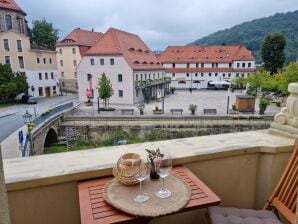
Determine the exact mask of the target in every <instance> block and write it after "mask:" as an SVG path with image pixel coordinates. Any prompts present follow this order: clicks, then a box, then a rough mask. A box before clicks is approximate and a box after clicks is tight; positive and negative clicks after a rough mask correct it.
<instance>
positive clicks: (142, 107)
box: [138, 103, 145, 115]
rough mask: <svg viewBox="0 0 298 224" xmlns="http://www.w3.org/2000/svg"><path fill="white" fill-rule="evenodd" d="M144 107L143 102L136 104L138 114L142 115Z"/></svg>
mask: <svg viewBox="0 0 298 224" xmlns="http://www.w3.org/2000/svg"><path fill="white" fill-rule="evenodd" d="M144 108H145V104H143V103H141V104H139V105H138V109H139V111H140V115H144Z"/></svg>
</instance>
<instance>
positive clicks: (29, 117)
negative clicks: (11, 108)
mask: <svg viewBox="0 0 298 224" xmlns="http://www.w3.org/2000/svg"><path fill="white" fill-rule="evenodd" d="M23 119H24V123H25V124H29V123H30V122H31V121H32V114H30V113H29V112H28V110H26V113H25V114H24V115H23Z"/></svg>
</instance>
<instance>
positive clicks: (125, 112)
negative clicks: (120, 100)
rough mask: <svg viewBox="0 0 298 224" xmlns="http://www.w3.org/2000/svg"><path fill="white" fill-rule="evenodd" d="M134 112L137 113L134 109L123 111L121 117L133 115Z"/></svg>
mask: <svg viewBox="0 0 298 224" xmlns="http://www.w3.org/2000/svg"><path fill="white" fill-rule="evenodd" d="M134 111H135V110H134V109H121V115H124V114H130V115H133V113H134Z"/></svg>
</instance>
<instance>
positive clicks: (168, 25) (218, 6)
mask: <svg viewBox="0 0 298 224" xmlns="http://www.w3.org/2000/svg"><path fill="white" fill-rule="evenodd" d="M296 1H297V0H283V1H280V0H264V1H260V0H224V1H218V0H208V1H206V0H127V1H123V0H84V1H73V0H59V1H58V0H42V1H36V0H17V2H18V4H19V5H20V6H21V7H22V9H23V10H24V11H26V12H27V14H28V16H27V18H28V20H29V23H30V24H31V22H32V20H37V19H42V18H46V19H47V20H48V21H50V22H52V23H53V24H54V26H55V27H56V28H58V29H59V30H60V36H61V37H62V38H63V37H64V36H65V35H67V34H68V33H69V32H70V31H71V30H73V29H74V28H76V27H81V28H82V29H91V28H95V30H96V31H101V32H105V31H106V30H107V29H108V28H109V27H116V28H119V29H123V30H125V31H128V32H132V33H135V34H138V35H139V36H140V37H141V38H142V39H143V40H144V41H145V43H147V45H149V47H150V48H151V49H153V50H157V49H159V50H160V49H161V50H162V49H165V48H166V46H168V45H185V44H187V43H190V42H192V41H194V40H196V39H198V38H200V37H203V36H206V35H208V34H210V33H212V32H215V31H217V30H219V29H225V28H228V27H231V26H233V25H236V24H239V23H241V22H245V21H249V20H252V19H256V18H261V17H264V16H270V15H273V14H274V13H277V12H287V11H294V10H296V9H297V8H298V6H297V4H296V3H297V2H296ZM293 6H296V8H293Z"/></svg>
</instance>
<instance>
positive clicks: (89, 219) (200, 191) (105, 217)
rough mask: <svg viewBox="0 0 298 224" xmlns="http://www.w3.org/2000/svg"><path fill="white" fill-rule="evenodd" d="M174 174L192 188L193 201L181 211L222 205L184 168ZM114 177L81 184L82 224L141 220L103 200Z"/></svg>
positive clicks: (213, 194)
mask: <svg viewBox="0 0 298 224" xmlns="http://www.w3.org/2000/svg"><path fill="white" fill-rule="evenodd" d="M172 172H173V173H175V174H177V175H178V176H180V177H181V178H182V179H183V180H184V181H185V182H186V183H187V184H188V185H189V187H190V188H191V199H190V201H189V203H188V204H187V205H186V206H185V207H184V208H183V209H182V210H181V211H180V212H184V211H188V210H193V209H198V208H206V207H210V206H214V205H218V204H219V203H220V198H219V197H218V196H217V195H216V194H215V193H213V192H212V191H211V190H210V189H209V188H208V187H207V186H206V185H205V184H204V183H203V182H202V181H201V180H200V179H199V178H198V177H197V176H195V175H194V174H193V173H192V172H191V171H190V170H189V169H188V168H186V167H184V166H179V167H175V168H173V170H172ZM111 179H113V177H107V178H99V179H95V180H89V181H83V182H79V184H78V190H79V199H80V212H81V224H106V223H121V222H129V221H131V222H134V221H138V220H139V218H138V217H135V216H132V215H129V214H126V213H123V212H121V211H119V210H117V209H116V208H113V207H112V206H110V205H109V204H107V203H106V202H105V201H104V199H103V198H102V191H103V189H104V187H105V184H106V183H107V182H108V181H110V180H111Z"/></svg>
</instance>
